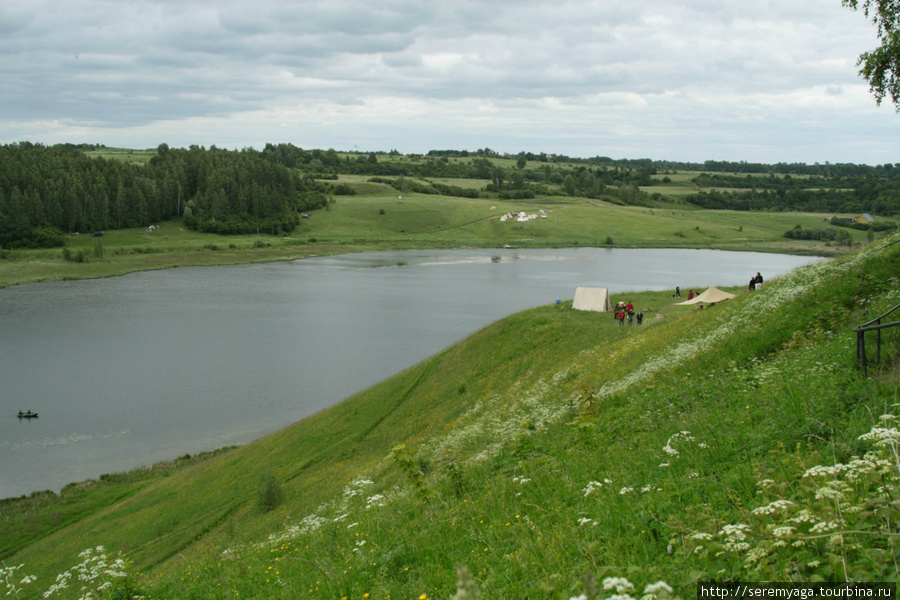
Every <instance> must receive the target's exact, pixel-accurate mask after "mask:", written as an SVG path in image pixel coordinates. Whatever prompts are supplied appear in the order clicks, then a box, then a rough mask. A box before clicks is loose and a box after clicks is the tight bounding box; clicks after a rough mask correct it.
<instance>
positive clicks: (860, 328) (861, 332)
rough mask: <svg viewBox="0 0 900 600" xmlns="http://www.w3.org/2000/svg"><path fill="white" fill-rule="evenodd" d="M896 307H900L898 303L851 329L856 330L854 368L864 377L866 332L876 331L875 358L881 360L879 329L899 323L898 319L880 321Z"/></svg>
mask: <svg viewBox="0 0 900 600" xmlns="http://www.w3.org/2000/svg"><path fill="white" fill-rule="evenodd" d="M898 308H900V304H898V305H897V306H895V307H894V308H892V309H891V310H889V311H887V312H886V313H884V314H883V315H881V316H878V317H875V318H874V319H872V320H871V321H869V322H868V323H863V324H862V325H857V326H856V327H854V328H853V331H855V332H856V368H857V369H859V370H861V371H862V372H863V376H864V377H868V368H867V367H868V365H867V363H866V337H865V336H866V332H867V331H874V332H876V334H877V335H876V345H875V353H876V356H875V360H876V362H881V330H882V329H887V328H888V327H897V326H898V325H900V321H892V322H890V323H882V322H881V320H882V319H884V318H885V317H886V316H888V315H889V314H891V313H892V312H894V311H895V310H897V309H898Z"/></svg>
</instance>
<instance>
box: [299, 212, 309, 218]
mask: <svg viewBox="0 0 900 600" xmlns="http://www.w3.org/2000/svg"><path fill="white" fill-rule="evenodd" d="M300 216H301V217H303V218H304V219H308V218H310V217H311V216H312V215H308V214H306V213H303V214H301V215H300Z"/></svg>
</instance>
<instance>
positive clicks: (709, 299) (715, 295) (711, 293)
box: [675, 286, 734, 306]
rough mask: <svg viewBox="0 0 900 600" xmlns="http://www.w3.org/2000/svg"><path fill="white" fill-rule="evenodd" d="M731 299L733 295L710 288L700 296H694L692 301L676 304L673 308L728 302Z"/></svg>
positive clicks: (713, 287)
mask: <svg viewBox="0 0 900 600" xmlns="http://www.w3.org/2000/svg"><path fill="white" fill-rule="evenodd" d="M731 298H734V294H729V293H728V292H723V291H722V290H720V289H719V288H717V287H715V286H710V287H709V289H708V290H706V291H705V292H703V293H702V294H698V295H696V296H694V298H693V299H692V300H686V301H684V302H676V303H675V306H684V305H686V304H700V303H701V302H706V303H709V304H712V303H713V302H721V301H723V300H729V299H731Z"/></svg>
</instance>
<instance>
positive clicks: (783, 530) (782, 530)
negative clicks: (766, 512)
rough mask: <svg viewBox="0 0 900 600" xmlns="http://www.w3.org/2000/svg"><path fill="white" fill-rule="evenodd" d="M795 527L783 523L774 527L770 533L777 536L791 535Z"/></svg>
mask: <svg viewBox="0 0 900 600" xmlns="http://www.w3.org/2000/svg"><path fill="white" fill-rule="evenodd" d="M795 529H796V527H791V526H790V525H783V526H781V527H776V528H775V529H773V530H772V535H774V536H775V537H777V538H783V537H787V536H789V535H791V534H792V533H794V530H795Z"/></svg>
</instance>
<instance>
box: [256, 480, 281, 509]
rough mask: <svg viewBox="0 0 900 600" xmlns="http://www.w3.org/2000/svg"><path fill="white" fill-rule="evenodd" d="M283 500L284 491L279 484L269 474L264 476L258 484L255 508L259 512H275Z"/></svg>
mask: <svg viewBox="0 0 900 600" xmlns="http://www.w3.org/2000/svg"><path fill="white" fill-rule="evenodd" d="M283 500H284V490H282V489H281V483H280V482H279V481H278V479H276V478H275V476H274V475H272V474H271V473H269V474H266V475H264V476H263V477H262V478H261V479H260V482H259V490H258V493H257V497H256V507H257V508H259V511H260V512H263V513H267V512H271V511H273V510H275V509H276V508H278V506H279V505H280V504H281V503H282V501H283Z"/></svg>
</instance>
